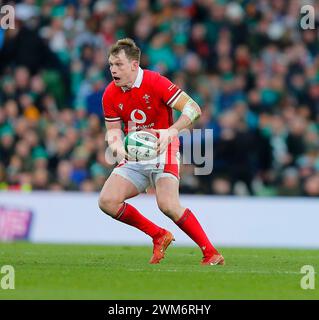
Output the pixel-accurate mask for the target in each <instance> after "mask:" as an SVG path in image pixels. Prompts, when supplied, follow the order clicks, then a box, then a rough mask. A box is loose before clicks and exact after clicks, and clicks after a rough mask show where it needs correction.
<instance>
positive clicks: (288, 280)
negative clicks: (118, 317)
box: [0, 243, 319, 300]
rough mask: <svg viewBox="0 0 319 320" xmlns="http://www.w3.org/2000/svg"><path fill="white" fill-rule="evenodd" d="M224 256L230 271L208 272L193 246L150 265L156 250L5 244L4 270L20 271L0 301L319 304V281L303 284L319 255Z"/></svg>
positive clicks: (255, 252) (236, 252)
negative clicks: (305, 270)
mask: <svg viewBox="0 0 319 320" xmlns="http://www.w3.org/2000/svg"><path fill="white" fill-rule="evenodd" d="M221 251H222V253H223V255H224V257H225V259H226V265H225V266H212V267H203V266H200V265H199V261H200V259H201V252H200V251H199V249H197V248H195V247H194V248H193V247H188V248H185V247H174V246H172V247H170V248H168V250H167V253H166V258H165V259H164V260H163V261H162V262H161V264H158V265H149V264H148V260H149V258H150V256H151V252H152V247H151V246H149V247H142V246H141V247H137V246H135V247H131V246H102V245H100V246H98V245H62V244H61V245H49V244H30V243H11V244H0V268H1V266H3V265H7V264H10V265H12V266H14V268H15V289H14V290H3V289H1V288H0V299H105V300H117V299H138V300H139V299H146V300H149V299H177V300H179V299H195V300H196V299H205V300H211V299H319V284H318V288H315V289H314V290H302V289H301V287H300V280H301V278H302V276H304V275H303V274H301V273H300V268H301V267H302V266H303V265H312V266H313V267H314V268H315V270H316V271H317V270H318V271H319V251H318V250H300V249H298V250H292V249H290V250H287V249H253V248H245V249H244V248H224V249H221ZM318 271H317V272H318ZM1 277H3V274H1V273H0V280H1ZM316 281H317V282H318V281H319V277H318V275H317V274H316ZM316 284H317V283H316Z"/></svg>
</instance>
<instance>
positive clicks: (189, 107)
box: [169, 91, 202, 134]
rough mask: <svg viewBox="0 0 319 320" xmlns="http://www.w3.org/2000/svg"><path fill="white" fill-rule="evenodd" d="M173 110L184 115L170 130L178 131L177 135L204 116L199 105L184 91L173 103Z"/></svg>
mask: <svg viewBox="0 0 319 320" xmlns="http://www.w3.org/2000/svg"><path fill="white" fill-rule="evenodd" d="M172 108H173V109H175V110H178V111H180V112H181V113H182V114H181V115H180V117H179V118H178V120H177V121H176V122H175V123H174V124H173V125H172V126H171V127H170V128H169V129H171V130H175V131H176V130H177V134H178V133H179V132H180V131H181V130H183V129H186V128H188V127H190V126H191V125H192V124H193V123H194V122H195V121H196V120H197V119H198V118H199V117H200V116H201V114H202V112H201V110H200V107H199V105H198V104H197V103H196V102H195V101H194V100H193V99H192V98H191V97H190V96H189V95H188V94H187V93H186V92H184V91H183V92H182V93H181V94H180V95H179V96H178V98H177V99H176V100H175V101H174V102H173V104H172Z"/></svg>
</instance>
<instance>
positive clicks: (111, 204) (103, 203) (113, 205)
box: [98, 194, 121, 217]
mask: <svg viewBox="0 0 319 320" xmlns="http://www.w3.org/2000/svg"><path fill="white" fill-rule="evenodd" d="M98 203H99V207H100V209H101V210H102V211H103V212H104V213H106V214H108V215H110V216H112V217H114V216H116V215H117V212H118V208H119V207H120V205H121V201H120V199H118V198H117V197H116V196H113V195H111V194H100V197H99V202H98Z"/></svg>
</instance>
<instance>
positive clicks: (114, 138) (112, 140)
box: [105, 120, 126, 162]
mask: <svg viewBox="0 0 319 320" xmlns="http://www.w3.org/2000/svg"><path fill="white" fill-rule="evenodd" d="M105 127H106V135H105V140H106V141H107V143H108V146H109V147H110V148H111V151H112V153H113V154H114V155H115V156H116V159H117V162H121V160H123V158H125V156H126V152H125V149H124V145H123V131H122V122H121V120H119V121H112V122H110V121H105Z"/></svg>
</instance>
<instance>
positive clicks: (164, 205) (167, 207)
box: [158, 200, 178, 218]
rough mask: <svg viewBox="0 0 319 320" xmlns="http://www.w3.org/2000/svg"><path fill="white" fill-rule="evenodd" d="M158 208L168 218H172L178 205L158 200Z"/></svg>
mask: <svg viewBox="0 0 319 320" xmlns="http://www.w3.org/2000/svg"><path fill="white" fill-rule="evenodd" d="M158 207H159V209H160V210H161V211H162V212H163V213H164V214H165V215H167V216H169V217H170V218H174V216H175V215H176V212H177V211H178V206H177V205H176V204H175V203H173V202H170V201H167V200H166V201H159V202H158Z"/></svg>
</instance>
